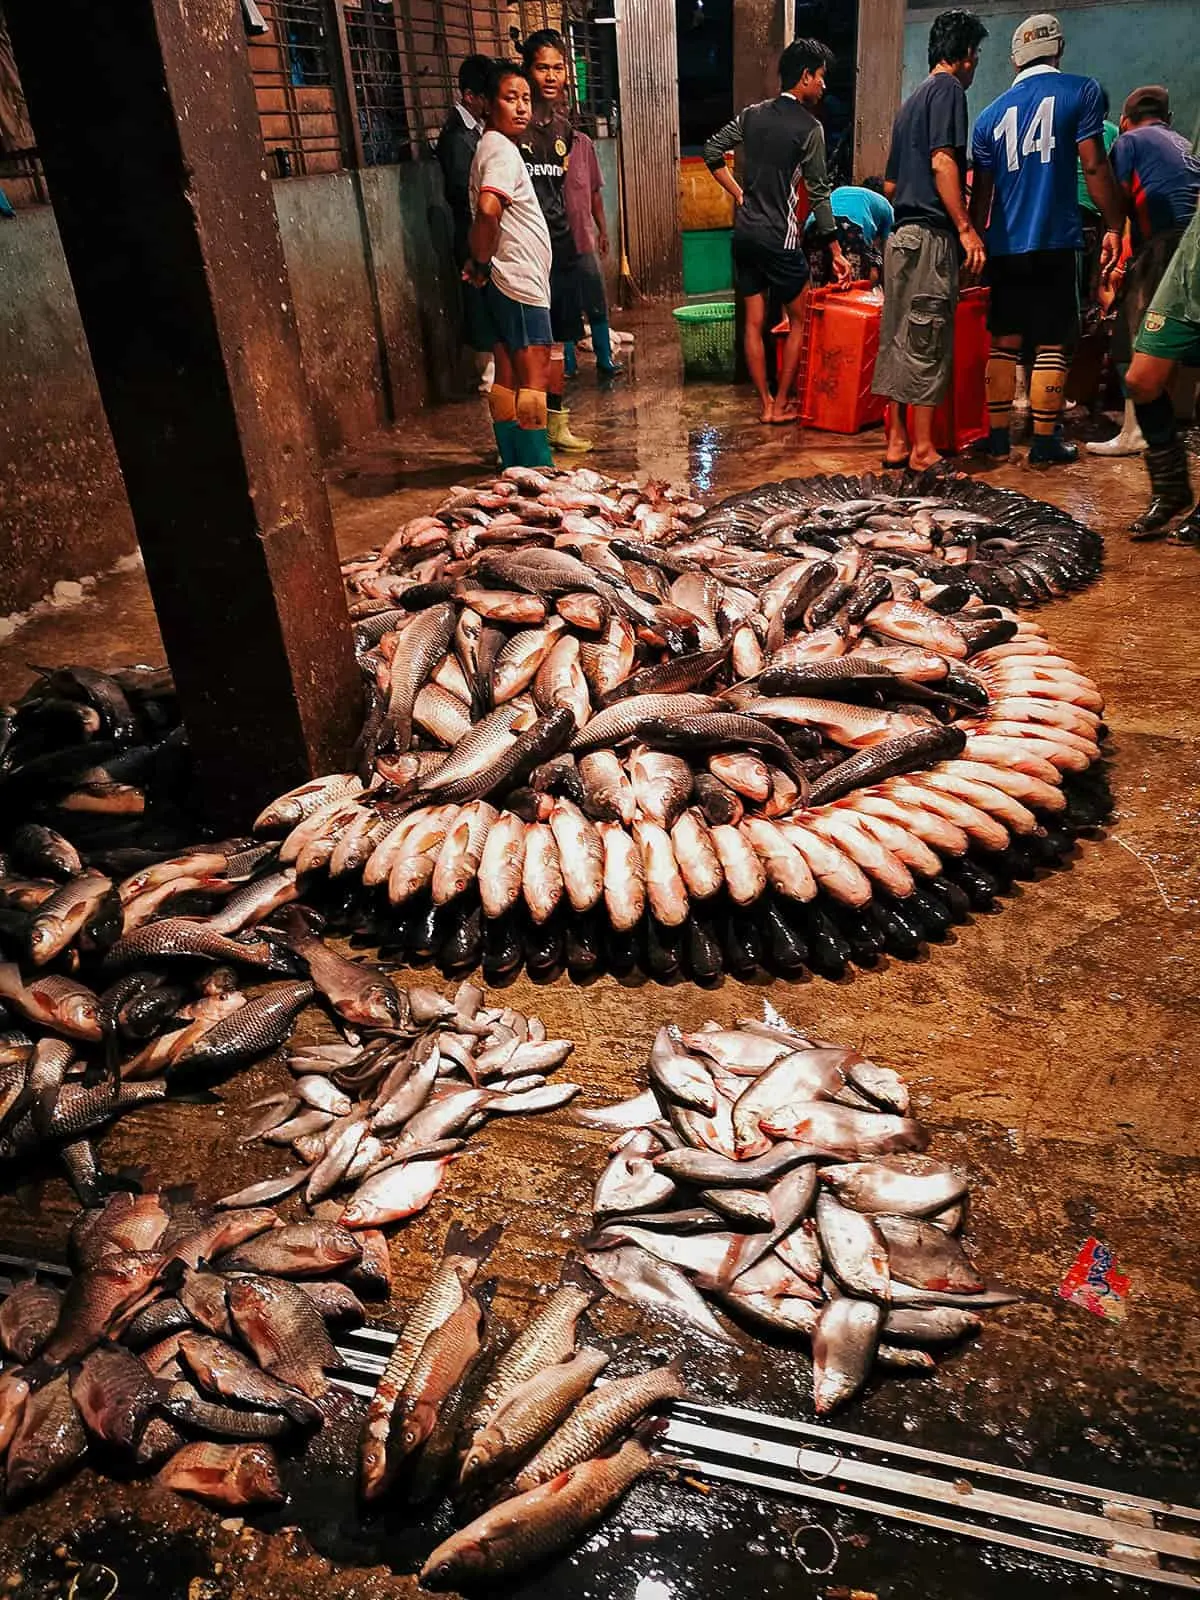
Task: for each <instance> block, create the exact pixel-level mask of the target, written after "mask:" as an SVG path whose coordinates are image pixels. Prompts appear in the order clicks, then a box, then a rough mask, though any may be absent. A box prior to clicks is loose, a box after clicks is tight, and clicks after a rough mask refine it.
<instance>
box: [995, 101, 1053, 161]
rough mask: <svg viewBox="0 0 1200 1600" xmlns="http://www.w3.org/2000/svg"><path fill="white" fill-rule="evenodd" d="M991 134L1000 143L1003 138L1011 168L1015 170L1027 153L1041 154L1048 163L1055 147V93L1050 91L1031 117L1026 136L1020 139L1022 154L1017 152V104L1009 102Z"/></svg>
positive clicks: (1005, 152) (1030, 154)
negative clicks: (1009, 104) (1051, 93)
mask: <svg viewBox="0 0 1200 1600" xmlns="http://www.w3.org/2000/svg"><path fill="white" fill-rule="evenodd" d="M992 138H993V139H994V140H995V141H996V142H997V143H999V142H1000V141H1001V140H1003V142H1004V154H1005V161H1006V164H1007V166H1008V170H1009V171H1010V172H1016V171H1017V170H1018V168H1019V167H1020V165H1021V162H1022V161H1024V160H1025V158H1026V156H1032V155H1037V156H1040V157H1041V162H1042V165H1043V166H1046V165H1048V164H1049V161H1050V157H1051V155H1052V154H1053V151H1054V96H1053V95H1049V94H1048V95H1047V96H1046V98H1045V99H1044V100H1043V101H1042V102H1041V103H1040V104H1039V106H1038V108H1037V110H1036V111H1035V112H1034V113H1033V116H1032V117H1031V118H1030V119H1029V125H1028V126H1027V127H1026V129H1025V137H1024V138H1023V139H1022V140H1021V149H1020V154H1018V153H1017V108H1016V106H1009V108H1008V110H1007V111H1006V112H1005V113H1004V115H1003V116H1002V117H1001V118H1000V121H999V122H998V123H997V124H996V127H995V131H994V132H993V134H992Z"/></svg>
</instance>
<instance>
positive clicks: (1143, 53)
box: [904, 0, 1200, 139]
mask: <svg viewBox="0 0 1200 1600" xmlns="http://www.w3.org/2000/svg"><path fill="white" fill-rule="evenodd" d="M942 9H943V8H942V7H941V6H922V7H920V8H919V9H913V10H910V11H909V13H908V21H907V24H906V26H905V30H904V93H905V94H906V95H907V94H911V93H912V91H913V89H915V88H916V86H917V84H918V83H920V81H921V79H922V78H923V77H924V76H925V74H926V72H927V71H928V67H927V64H926V62H927V58H926V46H927V44H928V41H929V25H930V23H931V22H932V21H933V19H934V17H935V16H936V15H937V13H938V12H939V11H940V10H942ZM1036 9H1037V7H1036V6H1035V5H1033V4H1031V3H1029V0H1023V3H1021V0H1018V3H1014V0H983V3H982V4H972V5H971V10H972V11H974V12H976V13H977V14H978V15H979V16H980V17H982V18H983V20H984V22H985V23H986V24H987V27H988V37H987V38H986V39H985V40H984V44H983V52H982V54H981V57H980V63H979V71H978V72H977V74H976V76H975V82H974V84H973V85H972V87H971V91H970V94H969V96H968V101H969V105H970V108H971V114H972V116H973V117H974V116H976V115H978V113H979V112H980V111H981V110H982V109H983V107H984V106H985V105H987V104H988V102H989V101H991V100H994V99H995V97H996V96H997V95H998V94H999V93H1000V92H1001V91H1002V90H1003V89H1006V88H1007V87H1008V85H1009V84H1010V83H1011V82H1012V76H1013V69H1012V63H1011V62H1010V60H1009V54H1008V52H1009V46H1010V44H1011V42H1012V36H1013V30H1014V29H1015V28H1016V26H1017V24H1018V23H1019V22H1021V21H1022V20H1023V19H1024V18H1025V17H1027V16H1028V15H1029V14H1030V12H1031V11H1035V10H1036ZM1047 9H1049V10H1051V11H1053V12H1054V13H1055V14H1056V15H1057V16H1058V17H1059V19H1060V20H1061V22H1062V25H1063V31H1064V33H1065V34H1066V37H1067V51H1066V56H1065V57H1064V61H1063V66H1064V68H1065V69H1066V70H1067V71H1070V72H1085V73H1087V74H1088V75H1089V76H1090V77H1093V78H1096V79H1098V80H1099V82H1100V83H1102V84H1103V85H1104V87H1105V88H1106V89H1107V90H1108V93H1109V98H1110V100H1111V101H1112V107H1113V112H1114V116H1113V121H1114V122H1115V121H1116V120H1117V115H1116V114H1117V113H1119V112H1120V107H1121V102H1122V101H1123V100H1124V98H1125V96H1126V95H1127V94H1128V93H1129V91H1130V90H1131V89H1136V88H1137V87H1138V85H1139V84H1142V83H1165V84H1166V85H1167V87H1168V88H1169V89H1170V91H1171V101H1172V106H1173V110H1174V117H1175V126H1176V127H1177V128H1178V129H1179V131H1180V132H1181V133H1184V134H1186V135H1187V136H1188V137H1189V138H1192V139H1194V138H1196V137H1197V135H1198V134H1200V4H1197V0H1065V3H1063V4H1059V5H1054V6H1050V7H1048V8H1047Z"/></svg>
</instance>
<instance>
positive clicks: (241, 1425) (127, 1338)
mask: <svg viewBox="0 0 1200 1600" xmlns="http://www.w3.org/2000/svg"><path fill="white" fill-rule="evenodd" d="M71 1264H72V1268H73V1274H72V1277H71V1279H70V1282H69V1284H68V1286H67V1289H66V1292H65V1293H60V1291H59V1290H57V1289H56V1288H54V1287H53V1286H51V1285H50V1284H48V1283H46V1282H43V1281H41V1280H40V1279H37V1278H30V1279H28V1280H26V1281H24V1282H23V1283H21V1284H19V1285H18V1286H17V1287H16V1288H15V1289H14V1290H13V1292H12V1293H11V1294H10V1295H9V1296H8V1297H7V1299H6V1300H5V1301H4V1302H3V1304H0V1344H2V1345H3V1349H4V1354H5V1356H6V1357H7V1358H9V1359H10V1360H11V1361H12V1362H14V1363H16V1364H15V1365H9V1366H6V1367H5V1369H4V1371H3V1373H2V1374H0V1461H3V1463H4V1484H5V1496H6V1499H7V1500H8V1501H9V1503H10V1504H11V1503H13V1502H16V1501H21V1500H27V1499H29V1498H31V1497H32V1496H34V1495H36V1494H39V1493H41V1492H43V1491H44V1490H46V1489H48V1488H49V1487H50V1486H51V1485H52V1484H54V1483H57V1482H58V1481H59V1480H61V1479H62V1478H63V1477H65V1476H66V1475H67V1474H68V1473H69V1472H72V1471H74V1470H75V1469H76V1468H77V1467H78V1466H80V1465H81V1464H82V1462H83V1460H84V1458H85V1457H87V1456H89V1455H90V1457H91V1459H92V1460H93V1462H94V1463H95V1464H97V1465H103V1464H105V1463H109V1464H112V1465H119V1466H120V1467H121V1469H122V1470H125V1471H129V1470H136V1469H149V1468H157V1469H158V1481H159V1482H160V1483H162V1484H164V1485H166V1486H167V1487H168V1488H172V1489H177V1490H181V1491H184V1492H186V1493H188V1494H193V1495H197V1496H198V1497H200V1498H201V1499H203V1500H206V1501H209V1502H210V1503H212V1504H215V1505H222V1506H243V1505H251V1504H260V1503H277V1502H279V1501H280V1500H282V1499H283V1490H282V1488H281V1487H280V1482H279V1474H278V1470H277V1462H276V1457H275V1447H276V1444H278V1445H279V1447H281V1448H292V1447H295V1446H298V1445H300V1444H302V1443H303V1440H304V1439H305V1437H306V1435H307V1434H309V1433H311V1431H312V1430H313V1429H315V1428H319V1427H320V1426H321V1423H322V1421H323V1419H324V1416H325V1410H324V1407H325V1405H326V1403H327V1394H328V1391H329V1380H328V1378H327V1377H326V1375H325V1369H326V1368H327V1367H334V1366H336V1365H337V1356H336V1352H335V1350H334V1348H333V1344H332V1342H331V1340H330V1338H329V1334H328V1332H327V1330H326V1320H327V1319H328V1320H330V1321H344V1320H353V1321H362V1319H363V1316H364V1311H363V1307H362V1305H361V1303H360V1301H359V1299H358V1295H357V1294H356V1293H355V1290H356V1289H361V1290H363V1291H364V1292H369V1293H372V1294H384V1295H386V1294H387V1293H388V1291H389V1288H390V1283H391V1266H390V1260H389V1256H388V1250H387V1245H386V1242H385V1241H384V1240H383V1237H382V1235H379V1234H373V1235H366V1234H361V1233H360V1234H352V1233H349V1232H348V1231H347V1230H346V1229H345V1228H341V1227H338V1226H336V1225H333V1224H329V1223H317V1222H306V1223H293V1224H286V1225H285V1224H284V1223H283V1222H282V1221H281V1219H280V1218H279V1217H278V1216H277V1215H276V1213H275V1212H274V1211H273V1210H271V1209H269V1208H265V1207H254V1208H245V1209H237V1210H224V1211H221V1210H218V1209H216V1208H213V1207H209V1206H205V1205H198V1204H196V1203H195V1201H194V1200H193V1199H192V1198H190V1197H188V1196H185V1195H175V1196H172V1195H171V1194H170V1193H167V1192H164V1193H147V1194H140V1195H133V1194H129V1193H127V1192H121V1193H118V1194H115V1195H113V1196H112V1197H111V1198H110V1199H109V1200H108V1201H107V1202H106V1204H105V1205H104V1206H103V1207H102V1208H93V1209H90V1210H86V1211H82V1212H81V1213H80V1214H79V1216H78V1218H77V1220H76V1222H75V1224H74V1226H73V1227H72V1230H71Z"/></svg>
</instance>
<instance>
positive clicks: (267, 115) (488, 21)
mask: <svg viewBox="0 0 1200 1600" xmlns="http://www.w3.org/2000/svg"><path fill="white" fill-rule="evenodd" d="M260 9H261V11H262V13H263V18H264V20H265V21H266V23H267V27H268V31H267V33H266V34H263V35H261V36H259V37H257V38H251V40H250V59H251V66H252V68H253V72H254V81H255V86H256V89H257V92H258V107H259V116H260V119H261V122H262V132H263V139H264V142H265V144H266V147H267V150H268V152H269V153H270V154H271V157H272V160H273V163H274V167H275V171H276V173H277V175H278V176H281V177H290V176H293V175H294V176H299V175H301V174H304V173H312V172H323V171H327V170H329V169H330V168H331V167H338V166H350V165H354V164H355V163H356V162H358V161H361V162H362V164H363V165H365V166H380V165H384V164H386V163H390V162H399V161H411V160H419V159H420V158H421V157H422V156H424V155H426V154H428V153H429V152H430V151H431V150H432V148H433V147H434V146H435V145H436V143H437V138H438V134H439V133H440V132H441V129H442V127H443V126H444V124H445V121H446V118H447V117H448V116H449V115H450V113H451V111H452V109H453V107H454V101H455V94H456V89H457V84H458V69H459V66H460V65H461V63H462V61H463V59H464V58H465V57H466V56H469V55H486V56H493V57H495V56H507V57H512V56H515V55H516V54H517V53H518V51H519V49H520V41H521V40H522V39H523V38H525V37H527V36H528V35H529V34H530V33H532V32H534V31H535V30H536V29H538V28H554V29H555V30H556V31H558V32H560V33H562V34H563V36H564V39H565V40H566V44H567V54H568V57H569V60H570V65H571V74H570V77H571V90H572V99H573V103H574V107H575V111H576V115H577V116H578V117H579V121H580V125H581V126H582V127H584V128H585V129H587V131H589V132H591V133H597V132H598V133H600V134H607V133H608V132H609V131H610V126H611V122H612V119H613V116H614V113H615V105H616V93H617V91H616V82H617V71H616V30H615V27H614V26H613V0H565V3H564V0H517V3H515V4H511V5H510V4H508V3H507V0H262V3H261V6H260Z"/></svg>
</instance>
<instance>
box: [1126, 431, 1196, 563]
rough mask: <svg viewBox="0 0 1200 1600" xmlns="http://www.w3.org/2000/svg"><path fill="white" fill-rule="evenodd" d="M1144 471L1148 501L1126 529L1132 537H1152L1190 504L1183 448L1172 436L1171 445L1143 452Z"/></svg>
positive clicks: (1190, 489) (1190, 487)
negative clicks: (1140, 513)
mask: <svg viewBox="0 0 1200 1600" xmlns="http://www.w3.org/2000/svg"><path fill="white" fill-rule="evenodd" d="M1146 471H1147V472H1148V473H1149V474H1150V504H1149V505H1148V506H1147V507H1146V509H1145V511H1143V513H1142V515H1141V516H1140V517H1139V518H1138V519H1137V521H1136V522H1131V523H1130V525H1129V532H1130V534H1131V536H1132V537H1133V538H1135V539H1155V538H1157V537H1158V535H1159V534H1160V533H1161V532H1162V530H1163V529H1164V528H1165V527H1166V525H1167V523H1168V522H1170V520H1171V518H1172V517H1174V516H1177V515H1178V514H1179V512H1181V511H1186V510H1187V508H1188V507H1189V506H1190V505H1191V503H1192V486H1191V482H1190V480H1189V478H1188V464H1187V451H1186V450H1185V449H1184V448H1183V445H1182V444H1181V443H1180V442H1179V440H1178V439H1176V440H1175V441H1174V442H1173V443H1172V444H1168V445H1161V446H1155V447H1153V448H1151V449H1147V451H1146Z"/></svg>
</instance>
